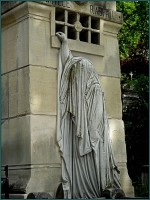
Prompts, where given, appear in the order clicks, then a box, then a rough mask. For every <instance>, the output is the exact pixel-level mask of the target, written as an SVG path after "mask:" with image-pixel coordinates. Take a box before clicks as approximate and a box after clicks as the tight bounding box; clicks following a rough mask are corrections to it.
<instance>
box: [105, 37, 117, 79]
mask: <svg viewBox="0 0 150 200" xmlns="http://www.w3.org/2000/svg"><path fill="white" fill-rule="evenodd" d="M103 40H104V44H105V56H104V57H105V58H104V59H105V69H104V72H103V73H104V74H105V75H107V76H112V77H120V60H119V48H118V40H117V37H116V36H109V35H104V38H103Z"/></svg>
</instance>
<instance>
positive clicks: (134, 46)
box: [117, 1, 149, 197]
mask: <svg viewBox="0 0 150 200" xmlns="http://www.w3.org/2000/svg"><path fill="white" fill-rule="evenodd" d="M148 9H149V2H148V1H145V2H144V1H136V2H133V1H130V2H124V1H118V2H117V11H120V12H122V13H123V16H124V23H123V26H122V29H121V30H120V33H119V35H118V38H119V45H120V46H119V48H120V57H121V72H122V77H121V85H122V93H123V94H124V95H126V99H125V98H123V101H124V103H125V104H124V106H123V108H124V109H123V120H124V123H125V139H126V146H127V161H128V162H127V166H128V172H129V175H130V177H131V179H132V182H133V184H134V186H135V192H136V194H137V195H138V196H143V197H144V196H148V190H147V189H145V190H144V189H143V185H141V172H142V166H143V165H148V163H149V160H148V157H149V156H148V153H149V142H148V141H149V108H148V107H149V106H148V105H149V78H148V77H149V62H148V57H149V55H148V44H149V16H148V12H149V11H148ZM130 72H132V73H133V77H132V78H131V76H130ZM142 190H143V191H144V193H143V191H142Z"/></svg>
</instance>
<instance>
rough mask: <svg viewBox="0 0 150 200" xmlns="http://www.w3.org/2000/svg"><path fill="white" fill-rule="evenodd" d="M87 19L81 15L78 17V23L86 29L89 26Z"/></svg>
mask: <svg viewBox="0 0 150 200" xmlns="http://www.w3.org/2000/svg"><path fill="white" fill-rule="evenodd" d="M88 19H89V16H88V15H82V14H81V15H80V22H81V24H82V26H83V27H88V25H89V23H88Z"/></svg>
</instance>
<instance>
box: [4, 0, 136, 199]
mask: <svg viewBox="0 0 150 200" xmlns="http://www.w3.org/2000/svg"><path fill="white" fill-rule="evenodd" d="M122 20H123V18H122V14H121V13H119V12H116V5H115V2H107V1H105V2H77V3H76V2H69V1H66V2H50V1H43V2H2V70H1V71H2V76H1V77H2V165H8V166H9V183H10V187H11V190H12V192H13V193H15V192H16V193H19V194H22V198H24V196H25V195H26V194H29V193H40V192H41V193H42V192H48V193H49V194H50V195H51V196H53V197H55V194H56V191H57V188H58V186H59V185H60V183H61V158H60V153H59V148H58V144H57V142H56V114H57V66H58V56H59V48H60V42H59V40H58V38H57V36H56V35H55V34H56V32H58V31H62V32H64V33H65V34H66V35H67V38H68V44H69V48H70V50H71V51H72V53H73V55H74V56H83V57H85V58H88V59H89V60H91V61H92V62H93V65H94V66H95V70H96V71H97V73H98V75H99V80H100V83H101V85H102V88H103V91H104V95H105V103H106V111H107V114H108V118H109V126H110V132H111V140H112V145H113V151H114V154H115V158H116V161H117V165H118V168H119V170H120V172H121V173H120V182H121V185H122V189H123V190H124V192H125V194H126V196H130V197H132V196H134V192H133V187H132V184H131V180H130V178H129V176H128V172H127V166H126V162H127V158H126V146H125V134H124V123H123V121H122V103H121V88H120V76H121V74H120V61H119V48H118V39H117V34H118V31H119V30H120V28H121V24H122Z"/></svg>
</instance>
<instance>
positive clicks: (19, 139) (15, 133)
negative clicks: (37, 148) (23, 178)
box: [2, 116, 31, 165]
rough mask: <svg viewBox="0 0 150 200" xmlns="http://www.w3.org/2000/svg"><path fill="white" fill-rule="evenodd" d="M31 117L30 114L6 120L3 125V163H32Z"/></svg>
mask: <svg viewBox="0 0 150 200" xmlns="http://www.w3.org/2000/svg"><path fill="white" fill-rule="evenodd" d="M29 122H30V119H29V116H24V117H18V118H14V119H9V120H6V121H5V122H4V123H3V125H2V133H3V135H2V149H3V156H2V163H3V165H18V164H23V163H30V159H31V156H30V155H31V148H30V123H29Z"/></svg>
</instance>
